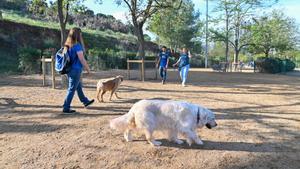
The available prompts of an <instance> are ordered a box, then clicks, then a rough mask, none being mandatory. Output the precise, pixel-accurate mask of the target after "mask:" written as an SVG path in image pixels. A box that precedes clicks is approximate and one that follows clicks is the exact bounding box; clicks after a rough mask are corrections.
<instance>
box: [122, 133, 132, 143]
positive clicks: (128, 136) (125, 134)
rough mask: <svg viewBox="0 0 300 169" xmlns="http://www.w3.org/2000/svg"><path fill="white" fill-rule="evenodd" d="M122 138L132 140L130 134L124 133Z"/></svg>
mask: <svg viewBox="0 0 300 169" xmlns="http://www.w3.org/2000/svg"><path fill="white" fill-rule="evenodd" d="M124 138H125V140H126V141H127V142H131V141H132V140H133V138H132V136H131V134H127V133H124Z"/></svg>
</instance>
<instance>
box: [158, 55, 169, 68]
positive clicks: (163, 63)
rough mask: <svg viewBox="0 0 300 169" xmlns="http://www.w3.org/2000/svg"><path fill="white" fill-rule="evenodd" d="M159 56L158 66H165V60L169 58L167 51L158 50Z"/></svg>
mask: <svg viewBox="0 0 300 169" xmlns="http://www.w3.org/2000/svg"><path fill="white" fill-rule="evenodd" d="M159 58H160V63H159V66H160V67H166V65H167V61H168V58H169V53H168V52H160V53H159Z"/></svg>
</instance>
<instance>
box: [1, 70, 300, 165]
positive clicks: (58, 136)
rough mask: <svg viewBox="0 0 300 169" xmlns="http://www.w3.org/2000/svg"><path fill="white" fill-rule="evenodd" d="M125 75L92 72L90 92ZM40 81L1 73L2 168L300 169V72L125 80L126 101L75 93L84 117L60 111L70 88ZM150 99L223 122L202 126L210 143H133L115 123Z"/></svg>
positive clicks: (203, 135) (87, 84) (196, 74)
mask: <svg viewBox="0 0 300 169" xmlns="http://www.w3.org/2000/svg"><path fill="white" fill-rule="evenodd" d="M118 74H122V75H124V76H125V75H126V71H125V70H124V71H117V70H114V71H105V72H98V73H93V74H92V75H90V76H89V77H85V78H84V85H85V88H84V91H85V93H86V95H87V96H88V97H89V98H94V97H95V85H96V82H97V79H100V78H104V77H110V76H113V75H118ZM134 74H135V73H133V76H134ZM147 76H148V77H150V76H151V77H153V72H152V73H149V72H148V74H147ZM135 77H137V75H136V74H135ZM41 79H42V78H41V76H39V75H30V76H4V75H2V76H1V77H0V168H3V169H4V168H9V169H10V168H24V169H31V168H32V169H40V168H84V169H85V168H98V169H103V168H116V169H119V168H139V169H140V168H143V169H148V168H149V169H150V168H151V169H152V168H170V169H177V168H184V169H198V168H199V169H200V168H205V169H225V168H226V169H227V168H228V169H232V168H254V169H258V168H274V169H275V168H278V169H299V168H300V86H299V82H300V77H290V76H284V75H267V74H254V73H214V72H204V71H200V70H196V69H194V70H192V71H191V72H190V76H189V83H188V86H187V87H185V88H183V87H181V86H180V85H179V83H178V80H179V78H178V74H177V72H175V71H170V72H169V74H168V82H167V84H166V85H162V84H161V83H160V81H159V80H149V81H147V82H141V81H138V80H125V81H124V82H123V83H122V85H121V87H120V92H119V96H121V97H122V99H120V100H116V99H115V98H114V99H113V101H112V102H107V100H108V95H105V101H106V102H105V103H95V104H94V105H93V106H91V107H90V108H89V109H84V108H83V106H82V104H81V103H80V102H79V101H78V98H77V96H75V98H74V101H73V108H74V109H76V110H77V111H78V112H80V114H78V115H62V114H60V112H61V110H62V108H61V105H62V103H63V100H64V97H65V94H66V91H65V89H51V88H50V87H42V85H41V84H42V80H41ZM147 98H163V99H174V100H186V101H189V102H192V103H197V104H200V105H203V106H205V107H208V108H210V109H211V110H213V111H214V112H215V113H216V118H217V122H218V127H217V128H214V129H211V130H209V129H206V128H203V129H200V130H199V131H198V133H199V135H200V136H201V138H202V140H203V141H204V145H203V146H196V145H193V146H191V147H189V146H188V145H187V144H186V143H185V144H183V145H176V144H174V143H170V142H169V141H167V140H166V139H165V137H164V135H163V134H160V133H157V134H156V135H157V136H158V138H160V139H161V140H162V142H163V145H162V146H160V147H151V146H150V145H149V144H147V143H146V141H145V138H144V136H142V135H139V134H136V137H135V141H134V142H130V143H127V142H125V141H124V139H123V136H122V134H121V133H118V132H115V131H112V130H111V129H110V128H109V126H108V121H109V120H110V119H112V118H115V117H118V116H120V115H122V114H124V113H127V112H128V110H129V109H130V107H131V106H132V105H133V104H134V103H135V102H136V101H138V100H140V99H147Z"/></svg>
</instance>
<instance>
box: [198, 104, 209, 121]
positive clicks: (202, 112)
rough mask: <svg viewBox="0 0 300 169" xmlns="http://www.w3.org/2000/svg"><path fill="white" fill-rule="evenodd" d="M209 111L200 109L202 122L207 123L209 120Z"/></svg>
mask: <svg viewBox="0 0 300 169" xmlns="http://www.w3.org/2000/svg"><path fill="white" fill-rule="evenodd" d="M207 111H208V110H207V109H203V108H201V107H199V113H200V119H201V120H202V121H205V122H206V121H207V118H208V112H207Z"/></svg>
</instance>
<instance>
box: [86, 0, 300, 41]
mask: <svg viewBox="0 0 300 169" xmlns="http://www.w3.org/2000/svg"><path fill="white" fill-rule="evenodd" d="M192 1H193V2H194V4H195V10H198V11H199V12H200V13H201V15H200V18H202V19H205V13H206V0H192ZM102 2H103V3H102V4H101V5H100V4H95V0H86V1H85V5H86V6H87V7H88V8H89V9H91V10H93V11H94V12H95V13H103V14H106V15H112V16H114V17H115V18H116V19H119V20H121V21H122V22H123V23H126V22H128V8H127V7H126V6H125V5H124V4H122V5H120V6H118V5H117V4H116V3H115V0H102ZM214 7H215V3H213V2H209V15H214V13H212V12H211V10H212V9H213V8H214ZM273 9H280V10H282V11H283V12H284V13H285V14H286V15H287V16H289V17H292V18H294V19H295V20H296V23H298V24H299V25H300V0H279V2H278V3H277V4H275V5H274V6H273V7H272V8H271V9H264V11H268V10H269V11H272V10H273ZM262 12H263V11H262ZM145 28H146V26H145V27H144V33H146V34H148V35H149V36H150V37H151V39H155V37H156V36H155V34H153V33H151V32H149V31H147V30H145Z"/></svg>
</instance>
